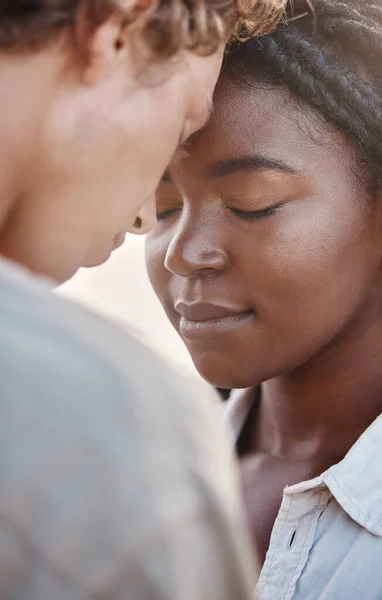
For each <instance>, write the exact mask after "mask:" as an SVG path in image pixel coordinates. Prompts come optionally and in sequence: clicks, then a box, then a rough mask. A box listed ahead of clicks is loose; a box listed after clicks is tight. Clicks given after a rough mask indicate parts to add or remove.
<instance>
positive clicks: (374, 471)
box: [223, 389, 382, 537]
mask: <svg viewBox="0 0 382 600" xmlns="http://www.w3.org/2000/svg"><path fill="white" fill-rule="evenodd" d="M253 397H254V395H253V389H246V390H233V392H232V393H231V396H230V398H229V400H228V401H227V403H226V406H225V409H224V417H223V418H224V420H225V421H226V426H227V427H228V431H229V433H230V435H231V439H232V442H233V444H236V442H237V440H238V438H239V435H240V432H241V430H242V428H243V426H244V424H245V422H246V419H247V417H248V414H249V411H250V409H251V407H252V406H253V402H254V400H253ZM323 485H325V486H326V487H327V488H328V489H329V490H330V492H331V493H332V495H333V496H334V498H335V499H336V501H337V502H338V504H339V505H340V506H341V507H342V509H343V510H344V511H345V512H346V513H347V514H348V515H349V517H351V518H352V519H353V520H354V521H355V522H356V523H358V524H359V525H360V526H361V527H363V528H365V529H367V530H368V531H369V532H370V533H372V534H373V535H377V536H380V537H382V415H380V416H379V417H377V419H376V420H375V421H374V422H373V423H372V424H371V425H370V427H368V429H366V431H365V432H364V433H363V434H362V435H361V437H360V438H359V439H358V440H357V441H356V443H355V444H354V446H353V447H352V448H351V449H350V450H349V452H348V453H347V455H346V456H345V458H344V459H343V460H341V461H340V462H339V463H338V464H336V465H333V467H331V468H330V469H328V470H327V471H325V473H322V474H321V475H320V476H318V477H316V478H315V479H312V480H310V481H304V482H301V483H298V484H296V485H293V486H290V487H288V488H286V489H285V493H286V494H297V493H303V492H305V491H307V490H312V489H315V488H318V487H322V486H323Z"/></svg>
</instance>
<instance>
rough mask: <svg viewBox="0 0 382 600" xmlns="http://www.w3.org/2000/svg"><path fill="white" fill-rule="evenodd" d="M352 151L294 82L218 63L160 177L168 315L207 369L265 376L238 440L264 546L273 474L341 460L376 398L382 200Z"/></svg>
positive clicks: (153, 265) (158, 236) (250, 379)
mask: <svg viewBox="0 0 382 600" xmlns="http://www.w3.org/2000/svg"><path fill="white" fill-rule="evenodd" d="M354 154H355V153H354V151H353V149H352V147H351V146H350V144H349V143H348V141H347V140H346V139H345V137H344V136H343V135H342V134H341V133H340V132H338V131H336V130H334V129H332V128H331V126H329V125H327V124H326V123H325V122H324V120H323V119H321V117H319V116H318V115H316V114H315V113H313V112H310V109H308V107H306V106H305V107H304V108H303V110H302V109H301V107H300V106H299V105H298V103H297V101H296V100H294V99H293V96H292V94H291V93H290V92H289V91H287V90H285V89H282V88H272V87H266V86H257V87H256V85H255V84H254V85H253V86H250V87H249V86H247V87H240V86H239V85H238V84H237V83H234V82H232V81H231V80H230V79H228V78H227V77H226V76H222V77H221V79H220V82H219V84H218V88H217V93H216V98H215V109H214V113H213V116H212V119H211V121H210V122H209V124H208V125H207V127H206V128H205V129H204V130H203V131H202V132H201V133H199V134H197V135H196V136H194V138H193V139H192V140H191V141H190V143H189V144H188V146H187V155H186V154H184V155H183V156H178V157H176V160H175V161H174V162H173V164H172V165H171V168H170V169H169V176H170V178H171V181H172V182H173V183H169V182H168V181H167V182H163V183H162V184H161V186H160V188H159V190H158V193H157V210H158V213H159V218H160V220H159V223H158V225H157V227H156V228H155V229H154V231H153V232H152V233H151V234H150V235H149V237H148V242H147V264H148V270H149V275H150V279H151V282H152V284H153V286H154V289H155V291H156V293H157V294H158V296H159V298H160V300H161V302H162V304H163V306H164V308H165V311H166V313H167V315H168V317H169V319H170V320H171V322H172V324H173V325H174V327H175V328H176V329H177V330H178V331H179V332H180V334H181V336H182V337H183V339H184V341H185V343H186V345H187V348H188V349H189V351H190V353H191V356H192V358H193V360H194V363H195V365H196V367H197V369H198V370H199V372H200V374H201V375H202V376H203V377H204V378H205V379H207V380H208V381H209V382H211V383H212V384H214V385H216V386H219V387H227V388H234V387H242V388H247V387H248V388H250V389H249V390H248V391H247V392H246V393H248V394H250V396H251V397H252V398H253V399H254V398H255V392H254V387H256V386H259V385H260V384H262V385H261V399H260V402H259V405H258V407H257V410H256V419H253V418H252V419H250V421H249V422H248V423H247V426H246V429H245V432H244V433H243V435H242V439H241V440H240V444H239V453H240V455H241V459H242V460H241V470H242V483H243V491H244V499H245V502H246V505H247V508H248V515H249V519H250V524H251V528H252V533H253V540H254V548H255V552H256V557H257V558H258V559H259V560H260V561H263V560H264V557H265V553H266V550H267V547H268V544H269V538H270V534H271V530H272V526H273V523H274V520H275V518H276V515H277V511H278V508H279V505H280V501H281V497H282V490H283V488H284V486H285V485H287V484H289V485H291V484H293V483H297V482H298V481H301V480H304V479H307V478H310V477H314V476H316V475H318V474H319V473H320V472H322V471H323V470H325V469H326V468H328V467H330V466H331V465H332V464H334V463H335V462H337V461H338V460H340V459H341V458H342V457H343V456H344V455H345V454H346V452H347V451H348V450H349V448H350V447H351V445H352V444H353V443H354V442H355V441H356V440H357V438H358V437H359V435H361V433H362V432H363V431H364V430H365V428H366V427H367V426H368V425H369V424H370V423H371V422H372V421H373V420H374V418H376V416H377V415H378V414H379V413H380V411H381V406H382V401H381V397H382V375H381V369H380V359H381V352H382V346H381V339H382V310H381V309H382V306H381V304H382V302H381V299H382V290H381V257H382V214H381V202H380V201H379V199H378V198H374V199H373V198H371V197H370V195H369V192H368V186H367V185H366V183H365V181H363V180H362V178H361V174H360V172H359V169H358V168H357V166H356V161H355V156H354ZM244 157H246V160H245V161H239V160H238V159H243V158H244ZM248 157H252V158H251V159H249V158H248ZM253 157H256V158H255V159H254V158H253ZM264 159H267V160H268V164H267V165H266V164H265V160H264ZM226 161H231V162H229V163H227V162H226ZM232 161H234V162H232ZM269 161H270V162H269ZM276 161H278V163H277V162H276ZM280 163H282V165H281V164H280ZM276 166H277V167H278V168H276ZM239 167H240V168H239ZM271 167H272V168H271ZM280 167H281V168H280ZM276 204H277V205H280V204H281V206H279V208H277V209H275V210H273V209H270V208H269V207H273V206H274V205H276ZM238 211H239V212H238ZM240 211H242V212H240ZM249 211H251V212H254V211H257V214H255V215H252V217H251V218H250V217H249V216H248V215H245V214H244V212H247V213H248V212H249ZM259 211H263V212H259ZM206 303H207V307H206ZM211 306H212V308H211ZM221 307H223V309H222V308H221ZM229 311H231V313H232V314H233V315H234V314H236V316H231V317H228V318H227V313H228V312H229ZM179 313H181V314H179ZM238 314H239V316H237V315H238ZM240 315H241V316H240ZM222 316H223V317H224V318H223V319H219V317H222ZM187 317H188V318H187ZM213 317H214V319H215V320H211V319H212V318H213ZM195 321H198V322H195ZM203 321H204V322H203ZM361 400H362V401H361Z"/></svg>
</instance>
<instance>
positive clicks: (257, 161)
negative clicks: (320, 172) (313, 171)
mask: <svg viewBox="0 0 382 600" xmlns="http://www.w3.org/2000/svg"><path fill="white" fill-rule="evenodd" d="M242 171H279V172H281V173H289V174H292V175H297V174H298V172H297V171H296V169H294V168H293V167H292V166H290V165H288V164H287V163H285V162H284V161H282V160H277V159H275V158H268V157H266V156H262V155H261V154H253V155H250V156H242V157H239V158H231V159H228V160H221V161H219V162H216V163H213V164H212V165H209V166H208V167H206V168H205V169H203V170H202V175H203V177H207V178H210V177H228V176H229V175H235V173H240V172H242Z"/></svg>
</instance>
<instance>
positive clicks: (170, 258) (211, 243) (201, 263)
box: [165, 219, 229, 278]
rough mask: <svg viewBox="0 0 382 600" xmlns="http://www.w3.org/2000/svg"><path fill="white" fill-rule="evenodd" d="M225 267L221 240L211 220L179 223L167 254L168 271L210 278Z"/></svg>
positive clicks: (185, 275) (187, 275)
mask: <svg viewBox="0 0 382 600" xmlns="http://www.w3.org/2000/svg"><path fill="white" fill-rule="evenodd" d="M182 221H183V222H182ZM228 265H229V259H228V254H227V252H226V251H225V249H224V245H223V242H222V236H221V235H219V233H218V232H217V231H216V226H213V225H212V223H211V220H210V219H208V220H204V222H203V220H202V219H198V221H197V222H196V223H192V222H191V220H190V219H188V221H187V220H186V219H184V220H183V219H182V220H181V221H180V222H179V226H178V228H177V230H176V232H175V235H174V237H173V238H172V240H171V243H170V244H169V246H168V249H167V253H166V258H165V266H166V268H167V269H168V270H169V271H171V272H172V273H174V274H175V275H180V276H182V277H188V278H199V277H209V276H214V275H217V274H218V273H221V272H222V271H224V270H225V269H227V267H228Z"/></svg>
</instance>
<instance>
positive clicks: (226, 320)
mask: <svg viewBox="0 0 382 600" xmlns="http://www.w3.org/2000/svg"><path fill="white" fill-rule="evenodd" d="M175 310H176V312H177V313H178V314H179V315H180V333H181V335H182V337H183V338H185V339H187V340H195V339H198V338H200V337H213V336H216V335H218V334H221V333H229V332H233V331H235V330H237V329H240V328H241V327H243V325H245V324H246V323H247V321H248V320H249V319H251V318H252V317H253V314H254V311H253V310H248V309H244V310H243V309H240V308H234V307H227V306H221V305H217V304H211V303H194V304H185V303H183V302H178V303H177V304H176V305H175Z"/></svg>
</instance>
